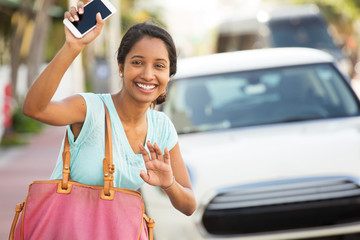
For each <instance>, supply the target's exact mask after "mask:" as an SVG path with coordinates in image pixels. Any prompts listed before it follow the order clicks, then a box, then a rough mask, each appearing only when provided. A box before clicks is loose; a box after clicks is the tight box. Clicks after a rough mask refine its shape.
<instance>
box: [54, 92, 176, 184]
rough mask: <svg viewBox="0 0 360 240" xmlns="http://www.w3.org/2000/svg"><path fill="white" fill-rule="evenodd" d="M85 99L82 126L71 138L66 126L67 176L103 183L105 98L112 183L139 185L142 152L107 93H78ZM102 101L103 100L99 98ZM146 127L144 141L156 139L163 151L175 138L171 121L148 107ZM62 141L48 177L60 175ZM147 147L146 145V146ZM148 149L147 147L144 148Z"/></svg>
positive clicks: (142, 167)
mask: <svg viewBox="0 0 360 240" xmlns="http://www.w3.org/2000/svg"><path fill="white" fill-rule="evenodd" d="M80 95H81V96H82V97H83V98H84V99H85V102H86V117H85V121H84V124H83V126H82V129H81V131H80V133H79V135H78V137H77V139H76V140H74V135H73V133H72V131H71V127H70V125H69V126H67V130H68V139H69V143H70V153H71V161H70V169H71V173H70V178H71V179H72V180H74V181H77V182H80V183H83V184H87V185H103V184H104V180H103V165H102V164H103V163H102V161H103V159H104V156H105V110H104V105H103V101H104V102H105V104H106V106H107V108H108V111H109V115H110V119H111V128H112V142H113V162H114V165H115V173H114V186H115V187H120V188H127V189H132V190H137V189H139V188H140V187H141V186H142V185H143V184H144V181H143V180H142V178H141V177H140V170H145V171H146V168H145V163H144V160H143V157H142V155H141V154H135V153H134V151H133V150H132V148H131V146H130V143H129V142H128V140H127V137H126V134H125V130H124V128H123V126H122V123H121V120H120V118H119V116H118V114H117V111H116V109H115V106H114V103H113V101H112V98H111V95H110V94H94V93H81V94H80ZM101 99H102V100H103V101H102V100H101ZM146 117H147V124H148V130H147V135H146V141H145V142H147V141H148V140H150V142H151V143H152V144H153V143H155V142H156V143H157V144H158V145H159V146H160V148H161V149H162V151H163V152H164V149H165V147H167V148H168V149H169V151H170V150H171V149H172V148H173V147H174V146H175V145H176V143H177V142H178V136H177V133H176V130H175V127H174V125H173V124H172V122H171V121H170V119H169V118H168V117H167V116H166V115H165V114H164V113H163V112H159V111H156V110H151V109H148V110H147V112H146ZM63 147H64V141H63V143H62V147H61V151H60V153H59V156H58V160H57V163H56V166H55V169H54V171H53V173H52V175H51V177H50V178H51V179H60V178H62V168H63V162H62V150H63ZM145 148H146V149H147V147H146V146H145ZM147 150H148V149H147Z"/></svg>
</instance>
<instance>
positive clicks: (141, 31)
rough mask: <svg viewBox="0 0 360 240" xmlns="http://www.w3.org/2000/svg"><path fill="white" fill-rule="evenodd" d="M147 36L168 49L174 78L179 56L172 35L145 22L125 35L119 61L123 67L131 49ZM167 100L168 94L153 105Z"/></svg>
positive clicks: (171, 72)
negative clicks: (160, 42) (157, 40)
mask: <svg viewBox="0 0 360 240" xmlns="http://www.w3.org/2000/svg"><path fill="white" fill-rule="evenodd" d="M145 36H150V37H154V38H159V39H161V40H162V41H163V42H164V43H165V46H166V48H167V51H168V54H169V60H170V72H169V76H170V77H171V76H173V75H174V74H175V73H176V69H177V55H176V47H175V44H174V41H173V39H172V37H171V36H170V34H169V33H168V32H167V31H166V30H164V29H163V28H161V27H159V26H156V25H154V24H151V23H147V22H143V23H138V24H135V25H133V26H132V27H131V28H129V30H128V31H127V32H126V33H125V35H124V37H123V38H122V40H121V42H120V46H119V49H118V51H117V61H118V63H119V64H121V65H122V66H123V65H124V62H125V58H126V55H127V54H128V53H129V52H130V51H131V48H132V47H133V46H134V45H135V44H136V43H137V42H138V41H140V40H141V39H143V38H144V37H145ZM165 100H166V93H164V94H162V95H160V96H159V97H158V98H157V99H156V100H155V101H154V102H153V105H156V104H161V103H163V102H165Z"/></svg>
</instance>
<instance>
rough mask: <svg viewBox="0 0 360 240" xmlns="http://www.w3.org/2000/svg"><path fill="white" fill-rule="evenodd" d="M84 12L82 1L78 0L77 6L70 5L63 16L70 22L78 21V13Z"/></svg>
mask: <svg viewBox="0 0 360 240" xmlns="http://www.w3.org/2000/svg"><path fill="white" fill-rule="evenodd" d="M83 13H84V3H83V2H82V1H79V2H78V3H77V8H75V7H74V6H72V7H70V10H69V11H67V12H65V14H64V18H67V19H69V20H70V21H71V22H74V21H79V16H78V14H83Z"/></svg>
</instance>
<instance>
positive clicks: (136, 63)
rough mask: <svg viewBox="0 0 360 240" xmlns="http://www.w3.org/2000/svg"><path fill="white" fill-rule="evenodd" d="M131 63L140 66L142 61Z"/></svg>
mask: <svg viewBox="0 0 360 240" xmlns="http://www.w3.org/2000/svg"><path fill="white" fill-rule="evenodd" d="M131 63H132V64H134V65H140V64H141V61H132V62H131Z"/></svg>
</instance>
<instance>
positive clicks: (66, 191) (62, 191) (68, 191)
mask: <svg viewBox="0 0 360 240" xmlns="http://www.w3.org/2000/svg"><path fill="white" fill-rule="evenodd" d="M71 187H72V185H71V184H70V183H68V184H67V188H62V181H61V182H59V183H58V187H57V191H56V192H57V193H65V194H68V193H70V192H71Z"/></svg>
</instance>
